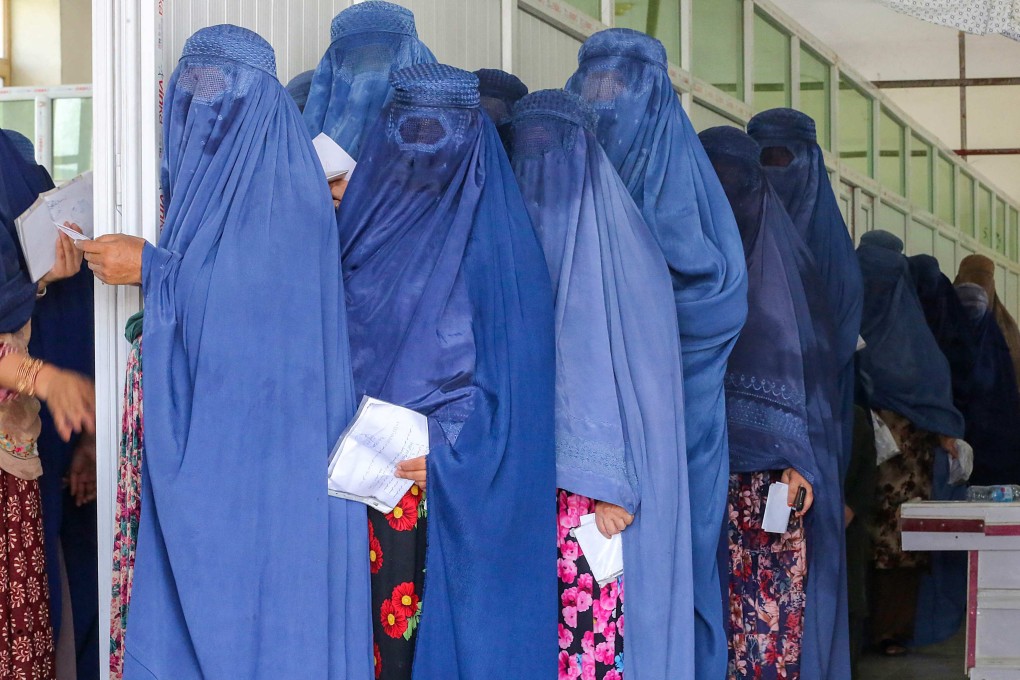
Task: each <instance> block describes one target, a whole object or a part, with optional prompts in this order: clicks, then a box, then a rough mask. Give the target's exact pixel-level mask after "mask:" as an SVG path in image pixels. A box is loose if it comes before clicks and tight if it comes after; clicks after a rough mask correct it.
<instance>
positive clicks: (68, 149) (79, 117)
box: [52, 98, 92, 183]
mask: <svg viewBox="0 0 1020 680" xmlns="http://www.w3.org/2000/svg"><path fill="white" fill-rule="evenodd" d="M91 169H92V99H91V98H86V99H54V100H53V173H52V174H53V181H54V182H57V183H60V182H65V181H67V180H69V179H72V178H74V177H76V176H78V175H80V174H81V173H83V172H85V171H86V170H91Z"/></svg>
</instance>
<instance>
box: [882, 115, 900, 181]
mask: <svg viewBox="0 0 1020 680" xmlns="http://www.w3.org/2000/svg"><path fill="white" fill-rule="evenodd" d="M878 134H879V141H880V142H881V145H882V147H881V149H879V153H878V181H879V182H881V183H882V186H884V187H885V188H886V189H889V190H890V191H895V192H896V193H898V194H900V195H901V196H902V195H903V140H904V134H905V133H904V127H903V123H901V122H899V121H898V120H896V119H895V118H893V117H892V114H891V113H889V111H887V110H886V109H884V108H883V109H882V119H881V122H880V123H879V128H878Z"/></svg>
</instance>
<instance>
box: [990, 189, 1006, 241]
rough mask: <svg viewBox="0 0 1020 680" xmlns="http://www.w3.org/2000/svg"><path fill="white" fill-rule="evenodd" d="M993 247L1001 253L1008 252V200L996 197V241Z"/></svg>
mask: <svg viewBox="0 0 1020 680" xmlns="http://www.w3.org/2000/svg"><path fill="white" fill-rule="evenodd" d="M993 247H994V248H995V249H996V250H998V251H999V252H1000V253H1005V252H1006V202H1005V201H1003V200H1001V199H998V198H996V199H995V242H994V244H993Z"/></svg>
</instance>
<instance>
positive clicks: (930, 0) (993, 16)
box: [879, 0, 1020, 40]
mask: <svg viewBox="0 0 1020 680" xmlns="http://www.w3.org/2000/svg"><path fill="white" fill-rule="evenodd" d="M879 1H880V2H881V3H882V4H883V5H888V6H889V7H892V8H893V9H895V10H897V11H899V12H902V13H904V14H909V15H910V16H912V17H917V18H918V19H924V20H925V21H930V22H931V23H933V24H939V25H940V26H951V27H953V28H957V29H959V30H961V31H966V32H967V33H977V34H978V35H986V34H988V33H1001V34H1002V35H1004V36H1006V37H1007V38H1012V39H1013V40H1020V5H1018V4H1017V3H1016V2H1014V0H879Z"/></svg>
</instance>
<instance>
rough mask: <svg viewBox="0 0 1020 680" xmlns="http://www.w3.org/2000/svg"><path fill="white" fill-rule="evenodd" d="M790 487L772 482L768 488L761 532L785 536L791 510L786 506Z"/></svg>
mask: <svg viewBox="0 0 1020 680" xmlns="http://www.w3.org/2000/svg"><path fill="white" fill-rule="evenodd" d="M789 500H790V485H789V484H783V483H782V482H774V483H773V484H771V485H770V486H769V499H768V500H767V501H765V517H764V518H763V519H762V521H761V528H762V531H767V532H768V533H770V534H785V533H786V527H787V526H789V524H790V513H791V512H793V508H791V507H790V506H789V505H788V502H789Z"/></svg>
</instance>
